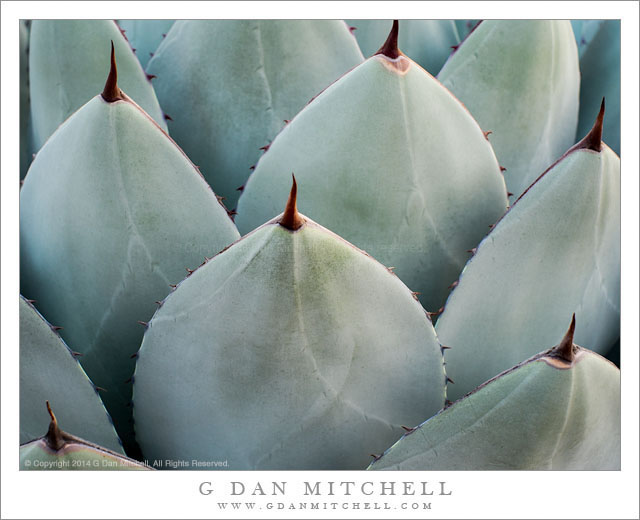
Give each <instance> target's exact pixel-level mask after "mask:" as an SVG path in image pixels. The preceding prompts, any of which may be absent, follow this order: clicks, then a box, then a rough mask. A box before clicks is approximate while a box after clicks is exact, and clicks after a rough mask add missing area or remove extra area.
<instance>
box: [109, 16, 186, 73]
mask: <svg viewBox="0 0 640 520" xmlns="http://www.w3.org/2000/svg"><path fill="white" fill-rule="evenodd" d="M174 21H175V20H118V25H119V26H120V28H121V29H122V30H123V31H124V32H125V37H126V38H127V40H129V43H131V46H132V47H133V48H134V49H135V50H136V56H137V57H138V60H139V61H140V65H142V67H143V68H144V67H146V66H147V63H148V62H149V60H150V59H151V56H153V53H154V52H155V51H156V49H157V48H158V45H160V42H162V39H163V38H164V36H165V35H166V34H167V33H168V32H169V29H171V26H172V25H173V22H174Z"/></svg>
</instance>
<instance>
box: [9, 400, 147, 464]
mask: <svg viewBox="0 0 640 520" xmlns="http://www.w3.org/2000/svg"><path fill="white" fill-rule="evenodd" d="M47 408H48V410H49V414H50V417H51V421H50V423H49V431H48V432H47V434H46V435H45V436H44V437H41V438H39V439H36V440H33V441H31V442H27V443H25V444H22V445H21V446H20V469H21V470H26V471H34V470H35V471H41V470H58V471H60V470H63V471H65V470H67V471H108V470H149V469H151V468H150V467H148V466H145V465H143V464H140V463H139V462H138V461H137V460H133V459H129V458H127V457H124V456H122V454H120V453H116V452H115V451H111V450H109V449H106V448H103V447H102V446H98V445H96V444H93V443H90V442H87V441H85V440H84V439H81V438H79V437H75V436H73V435H69V434H68V433H66V432H64V431H62V430H60V429H59V428H58V421H57V419H56V417H55V415H53V412H52V411H51V408H50V407H49V401H47Z"/></svg>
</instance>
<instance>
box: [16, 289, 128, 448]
mask: <svg viewBox="0 0 640 520" xmlns="http://www.w3.org/2000/svg"><path fill="white" fill-rule="evenodd" d="M47 398H48V399H50V400H51V402H52V403H54V404H55V406H56V410H57V411H58V414H59V417H60V418H61V419H62V422H63V423H64V424H66V425H68V426H69V429H71V430H73V431H74V432H77V433H78V435H81V436H82V437H83V438H85V439H89V440H90V441H91V442H95V443H96V444H100V445H102V446H105V447H107V448H109V449H111V450H114V451H117V452H118V453H121V454H122V453H124V452H123V451H122V443H121V442H120V439H119V438H118V436H117V434H116V431H115V430H114V428H113V423H112V422H111V418H110V417H109V415H108V414H107V411H106V410H105V408H104V405H103V404H102V400H101V399H100V397H99V396H98V395H97V393H96V391H95V388H94V386H93V383H92V382H91V381H90V380H89V378H88V377H87V374H86V373H85V372H84V370H83V369H82V367H81V366H80V363H78V361H77V360H76V359H75V357H74V356H73V353H72V352H71V350H69V347H67V346H66V345H65V343H64V342H63V341H62V339H61V338H60V336H59V335H58V334H57V333H56V332H55V331H54V330H53V329H52V327H51V325H50V324H49V323H47V321H45V319H44V318H43V317H42V316H41V315H40V313H38V311H37V310H36V309H35V308H34V307H33V305H32V304H31V303H29V302H28V301H27V300H25V299H24V298H23V297H22V296H21V297H20V442H27V441H29V440H31V439H35V438H36V437H37V436H38V434H40V433H42V431H44V430H45V429H46V428H47V424H48V422H47V420H46V417H45V416H44V414H43V413H42V403H43V402H44V401H45V400H46V399H47Z"/></svg>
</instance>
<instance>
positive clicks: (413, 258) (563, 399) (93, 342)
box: [20, 20, 620, 470]
mask: <svg viewBox="0 0 640 520" xmlns="http://www.w3.org/2000/svg"><path fill="white" fill-rule="evenodd" d="M119 24H120V25H118V24H116V23H115V22H113V21H104V20H102V21H81V20H75V21H57V20H49V21H40V20H39V21H37V22H33V23H27V22H25V23H21V32H20V37H21V40H20V49H21V57H22V58H21V59H22V61H21V65H22V67H21V96H20V103H21V113H22V114H23V121H22V124H21V128H20V135H21V147H22V148H21V177H24V183H23V185H22V188H21V194H20V228H21V229H20V233H21V292H22V293H23V294H24V296H25V298H30V299H32V300H26V299H21V300H20V305H21V324H20V327H21V346H20V347H21V366H20V370H21V385H22V388H21V392H22V393H21V442H23V443H25V444H23V445H22V446H21V448H20V450H21V465H22V466H21V467H23V468H24V469H37V468H47V469H56V468H68V469H74V468H70V467H69V465H72V464H73V465H76V466H82V465H83V464H84V465H93V464H95V463H94V461H99V462H98V463H97V465H98V466H99V465H101V464H102V465H103V467H102V468H96V467H93V468H91V469H125V468H127V469H131V468H136V469H144V468H145V467H144V466H143V465H138V464H136V463H135V462H134V461H131V460H129V459H126V458H124V456H123V453H122V451H123V449H122V447H121V444H120V443H121V442H122V444H123V445H124V452H126V454H127V455H128V456H130V457H135V458H138V459H140V460H142V458H143V457H144V458H147V459H173V460H177V459H180V460H189V461H192V460H195V461H210V460H222V459H227V460H228V468H229V469H366V468H367V466H368V465H369V463H370V461H371V459H370V457H371V454H380V453H384V454H383V455H382V456H380V455H374V460H373V462H372V463H371V464H370V466H369V469H372V470H376V469H477V470H488V469H617V468H619V467H620V399H619V388H620V371H619V369H618V367H617V366H615V365H614V364H612V363H611V362H610V361H607V360H606V359H605V358H603V357H601V354H602V355H607V356H609V357H610V358H615V356H616V354H615V352H614V353H613V354H611V353H609V352H610V350H611V349H612V348H615V345H616V344H617V345H619V336H620V328H619V319H620V159H619V156H618V153H619V140H620V137H619V117H620V98H619V74H617V73H616V71H617V70H618V69H619V66H620V65H619V64H620V61H619V48H620V42H619V34H620V25H619V24H617V25H616V23H615V22H611V21H606V22H605V21H596V20H593V21H580V22H579V23H578V21H574V22H573V23H571V22H569V21H567V20H563V21H559V20H529V21H520V20H490V21H481V22H477V21H475V20H457V21H453V20H439V21H435V20H430V21H429V20H413V21H408V20H403V21H400V22H398V21H394V22H391V21H371V20H369V21H366V20H360V21H357V20H349V21H348V23H345V22H344V21H340V20H315V21H313V20H311V21H303V20H296V21H285V20H270V21H261V20H252V21H249V20H237V21H222V20H215V21H187V20H180V21H176V22H174V21H173V20H156V21H154V22H151V21H146V22H145V21H140V20H122V21H120V22H119ZM389 28H390V32H389V33H388V35H387V34H386V33H387V31H389ZM381 31H382V32H381ZM354 35H355V36H354ZM385 37H386V40H385ZM356 38H357V39H356ZM109 47H111V53H109ZM376 48H378V50H377V51H376V50H375V49H376ZM116 56H117V58H118V65H119V67H120V70H119V71H118V68H117V66H116ZM365 56H366V57H367V58H366V59H365ZM145 69H146V70H145ZM118 72H119V74H118ZM105 77H106V78H107V80H106V83H104V78H105ZM103 85H104V86H103ZM100 91H101V93H100ZM125 92H126V93H125ZM96 94H97V95H96ZM604 97H606V113H605V101H604V100H603V98H604ZM596 100H597V101H596ZM598 106H600V109H599V111H598ZM27 114H29V117H27V116H26V115H27ZM169 114H170V115H169ZM594 121H595V122H594ZM168 132H171V134H172V137H169V135H168ZM577 138H579V139H580V140H578V139H577ZM605 143H609V144H611V147H609V146H608V145H607V144H605ZM32 153H34V154H35V159H33V161H32V162H31V161H30V158H31V154H32ZM29 163H30V166H29ZM194 163H195V164H194ZM196 164H197V165H198V166H196ZM27 166H29V169H28V172H27V173H26V177H25V175H24V174H25V171H26V168H27ZM200 170H202V171H200ZM292 173H294V175H295V177H294V179H293V184H292ZM237 188H239V189H237ZM298 188H299V189H298ZM287 192H289V198H288V200H287V199H286V194H287ZM223 198H224V200H225V202H226V205H225V204H223V203H222V202H221V201H222V199H223ZM283 206H284V208H285V209H284V212H282V208H283ZM298 206H300V208H301V211H302V212H303V213H304V215H303V214H302V213H299V212H298V209H297V208H298ZM227 208H229V210H227ZM236 225H237V228H236ZM33 300H35V301H33ZM36 309H37V310H36ZM572 316H573V319H572ZM569 320H571V326H570V327H569V331H568V332H566V333H565V330H566V326H567V323H568V322H569ZM49 323H55V324H56V327H52V326H51V325H49ZM60 327H62V328H60ZM554 344H557V346H556V347H553V348H549V347H550V346H551V345H554ZM67 345H68V347H67ZM543 349H547V350H543ZM541 350H543V351H542V352H541ZM61 380H63V381H64V383H65V384H60V381H61ZM454 381H455V383H454ZM96 385H97V386H96ZM594 389H597V391H596V390H594ZM44 400H51V401H52V402H53V404H54V405H55V406H56V409H57V410H59V415H60V418H61V423H62V422H64V424H67V425H68V427H69V429H70V430H71V431H72V432H74V434H77V435H78V437H74V436H72V435H69V434H66V433H64V432H62V431H61V430H60V429H59V427H58V424H57V419H56V418H55V416H54V415H53V412H52V411H51V409H50V408H49V417H50V421H49V431H48V433H47V434H46V435H45V436H44V437H41V438H37V436H38V435H41V432H43V431H44V430H45V428H46V424H45V419H46V416H43V414H42V413H40V412H41V404H42V402H43V401H44ZM452 401H455V402H453V403H452ZM103 402H104V406H103ZM105 407H106V412H108V413H106V412H105ZM43 417H44V418H43ZM111 418H113V423H114V426H115V430H114V428H113V426H112V425H111V422H110V419H111ZM134 420H135V422H134ZM116 432H117V433H116ZM533 438H535V439H536V442H533V441H532V439H533ZM34 439H35V440H34ZM83 439H86V440H83ZM103 446H104V447H103ZM83 461H84V462H83ZM179 467H185V466H184V465H179ZM75 469H83V468H75ZM84 469H87V468H84Z"/></svg>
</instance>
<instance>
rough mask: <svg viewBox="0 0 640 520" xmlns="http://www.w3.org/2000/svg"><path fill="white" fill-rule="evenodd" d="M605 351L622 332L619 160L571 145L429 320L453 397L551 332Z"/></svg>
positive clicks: (553, 337)
mask: <svg viewBox="0 0 640 520" xmlns="http://www.w3.org/2000/svg"><path fill="white" fill-rule="evenodd" d="M574 312H575V314H576V320H577V322H578V323H579V324H580V327H579V329H578V331H577V333H576V343H578V344H580V345H583V346H585V347H586V348H589V349H590V350H594V351H597V352H600V353H604V352H606V351H607V349H608V348H609V347H610V346H611V345H612V344H613V343H614V342H615V341H616V340H617V338H618V337H619V334H620V324H619V320H620V159H619V158H618V157H617V156H616V155H615V154H614V153H613V152H612V151H611V149H610V148H608V147H607V146H606V145H603V150H602V152H600V153H598V152H595V151H593V150H589V149H580V150H575V151H573V152H571V153H569V154H568V155H567V156H566V157H564V158H563V159H562V160H561V161H560V162H558V163H557V164H556V165H555V166H554V167H553V168H551V169H550V170H549V171H547V172H546V174H544V175H543V176H542V177H541V178H540V179H539V180H538V181H537V182H536V183H535V184H533V185H532V186H531V187H530V188H529V190H528V191H527V192H526V193H525V194H524V195H523V196H522V198H521V199H520V200H519V201H518V202H517V203H516V204H515V205H514V206H513V207H512V208H511V209H510V210H509V212H508V213H507V214H506V215H505V216H504V217H503V218H502V219H501V220H500V221H499V222H498V224H497V226H496V227H495V229H494V230H493V231H492V232H491V233H490V234H489V235H488V236H487V237H486V238H485V239H484V240H483V241H482V243H481V244H480V245H479V246H478V249H477V253H476V255H475V256H474V257H473V258H472V259H471V260H470V261H469V263H468V264H467V266H466V267H465V269H464V271H463V272H462V275H461V277H460V280H459V284H458V286H457V287H456V289H455V290H454V291H453V292H452V294H451V296H450V297H449V299H448V300H447V304H446V307H445V310H444V313H443V314H442V316H441V317H440V319H439V320H438V323H437V325H436V329H437V331H438V337H439V338H440V341H441V342H442V343H443V344H444V345H447V346H449V347H451V350H448V351H447V354H446V361H447V371H448V373H449V374H450V376H451V378H452V379H453V380H454V381H455V384H454V385H451V386H450V387H449V389H448V393H449V394H450V395H451V396H453V398H458V397H460V396H462V395H464V394H465V393H466V392H469V391H470V390H472V389H473V388H475V387H476V386H478V385H479V384H481V383H482V382H484V381H486V380H487V379H489V378H490V377H492V376H493V375H495V374H496V373H498V372H500V371H502V370H506V369H507V368H509V367H510V366H513V365H514V364H516V363H517V362H519V360H521V359H523V358H526V357H527V356H531V355H533V354H535V352H536V350H538V349H539V348H540V345H545V344H546V345H549V344H553V343H555V342H556V341H557V338H558V337H559V336H561V334H562V332H563V330H564V329H565V327H566V321H567V319H568V317H569V316H571V314H572V313H574Z"/></svg>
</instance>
